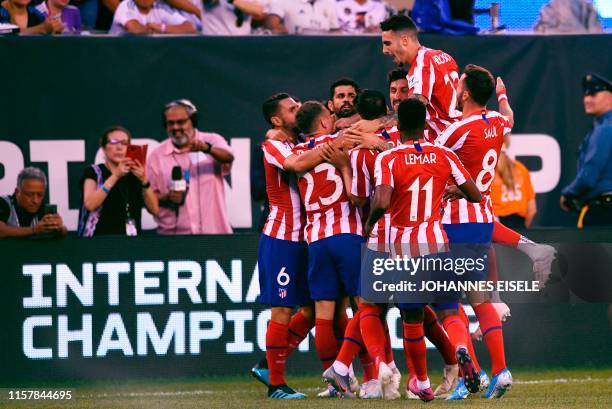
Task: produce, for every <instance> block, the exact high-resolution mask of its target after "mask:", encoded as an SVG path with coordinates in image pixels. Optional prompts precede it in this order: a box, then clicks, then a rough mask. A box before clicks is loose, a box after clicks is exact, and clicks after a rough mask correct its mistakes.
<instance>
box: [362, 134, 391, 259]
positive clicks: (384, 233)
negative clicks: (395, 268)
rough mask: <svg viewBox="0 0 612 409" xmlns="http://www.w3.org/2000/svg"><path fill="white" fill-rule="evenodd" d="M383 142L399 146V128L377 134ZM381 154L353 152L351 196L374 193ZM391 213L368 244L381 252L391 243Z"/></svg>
mask: <svg viewBox="0 0 612 409" xmlns="http://www.w3.org/2000/svg"><path fill="white" fill-rule="evenodd" d="M377 135H378V136H379V137H380V138H381V139H382V140H384V141H385V142H387V143H390V144H392V145H393V146H398V145H399V144H400V143H401V142H400V133H399V131H398V130H397V127H395V126H394V127H390V128H387V129H385V130H384V131H383V132H381V133H379V134H377ZM378 154H379V152H378V151H375V150H370V149H356V150H353V151H351V154H350V157H351V167H352V170H353V180H352V184H351V194H352V195H353V196H357V197H364V198H370V197H371V196H372V194H373V193H374V164H375V162H376V157H377V156H378ZM390 219H391V216H390V214H389V212H387V213H385V215H384V216H383V217H382V218H381V219H380V220H379V221H378V222H377V223H376V225H375V226H374V229H373V230H372V232H373V234H372V236H370V237H369V238H368V244H372V245H377V246H376V248H377V249H378V250H379V251H385V249H386V245H387V244H388V243H389V221H390Z"/></svg>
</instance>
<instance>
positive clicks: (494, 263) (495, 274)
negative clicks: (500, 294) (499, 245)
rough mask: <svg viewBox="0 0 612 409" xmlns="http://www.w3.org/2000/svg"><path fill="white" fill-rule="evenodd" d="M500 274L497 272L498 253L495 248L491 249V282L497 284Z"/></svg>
mask: <svg viewBox="0 0 612 409" xmlns="http://www.w3.org/2000/svg"><path fill="white" fill-rule="evenodd" d="M498 277H499V274H498V272H497V253H495V247H493V246H491V248H490V249H489V280H491V281H494V282H497V280H498Z"/></svg>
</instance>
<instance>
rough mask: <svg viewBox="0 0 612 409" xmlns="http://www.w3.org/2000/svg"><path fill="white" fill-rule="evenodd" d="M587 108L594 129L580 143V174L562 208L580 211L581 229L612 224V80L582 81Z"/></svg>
mask: <svg viewBox="0 0 612 409" xmlns="http://www.w3.org/2000/svg"><path fill="white" fill-rule="evenodd" d="M582 87H583V89H584V110H585V112H586V114H587V115H591V116H593V117H594V121H593V129H592V130H591V132H589V133H588V134H587V136H586V138H584V141H583V142H582V145H580V154H579V157H578V174H577V175H576V178H575V179H574V180H573V181H572V183H570V184H569V185H568V186H566V187H565V188H564V189H563V190H562V191H561V193H562V195H561V200H560V204H561V208H562V209H563V210H565V211H569V210H577V211H579V212H580V216H579V217H578V228H582V227H583V226H602V225H612V83H611V82H610V81H609V80H607V79H606V78H604V77H602V76H601V75H597V74H587V75H586V76H585V77H584V79H583V80H582Z"/></svg>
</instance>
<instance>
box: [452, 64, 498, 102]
mask: <svg viewBox="0 0 612 409" xmlns="http://www.w3.org/2000/svg"><path fill="white" fill-rule="evenodd" d="M462 82H463V84H464V86H465V88H464V89H463V88H462V89H461V90H462V91H467V92H468V93H469V94H470V97H471V98H472V99H473V100H474V102H476V103H477V104H478V105H481V106H485V105H486V104H487V101H489V98H491V95H493V92H495V78H493V74H491V72H489V70H487V69H486V68H483V67H479V66H478V65H474V64H468V65H466V66H465V69H464V70H463V81H462ZM459 96H460V97H461V95H459Z"/></svg>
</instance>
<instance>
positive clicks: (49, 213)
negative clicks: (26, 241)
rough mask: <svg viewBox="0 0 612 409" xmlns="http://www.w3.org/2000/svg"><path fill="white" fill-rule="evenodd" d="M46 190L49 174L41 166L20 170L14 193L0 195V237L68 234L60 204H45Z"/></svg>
mask: <svg viewBox="0 0 612 409" xmlns="http://www.w3.org/2000/svg"><path fill="white" fill-rule="evenodd" d="M46 190H47V177H46V176H45V174H44V173H43V172H42V171H41V170H40V169H38V168H33V167H29V168H25V169H24V170H22V171H21V172H19V175H18V176H17V187H16V188H15V193H13V194H12V195H10V196H0V238H2V237H30V236H39V237H42V236H49V237H52V236H64V235H66V226H64V223H63V221H62V218H61V217H60V215H59V214H57V206H55V205H44V206H43V200H44V198H45V191H46Z"/></svg>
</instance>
